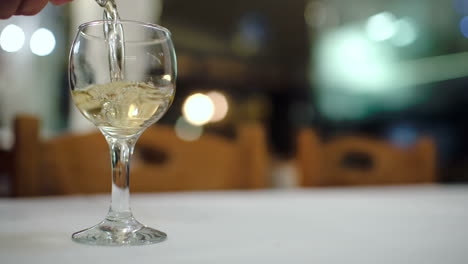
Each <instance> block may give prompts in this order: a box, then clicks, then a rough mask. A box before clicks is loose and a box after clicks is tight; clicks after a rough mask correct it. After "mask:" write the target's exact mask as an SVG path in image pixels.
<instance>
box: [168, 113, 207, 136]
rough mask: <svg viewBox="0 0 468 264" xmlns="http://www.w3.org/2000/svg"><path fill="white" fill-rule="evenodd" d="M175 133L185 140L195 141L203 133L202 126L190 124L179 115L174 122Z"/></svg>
mask: <svg viewBox="0 0 468 264" xmlns="http://www.w3.org/2000/svg"><path fill="white" fill-rule="evenodd" d="M174 129H175V133H176V135H177V137H178V138H180V139H182V140H185V141H195V140H197V139H199V138H200V137H201V135H202V134H203V127H202V126H196V125H192V124H190V123H189V122H187V120H186V119H185V118H184V117H183V116H181V117H179V119H177V121H176V123H175V127H174Z"/></svg>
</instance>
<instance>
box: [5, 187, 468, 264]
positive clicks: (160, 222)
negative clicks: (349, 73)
mask: <svg viewBox="0 0 468 264" xmlns="http://www.w3.org/2000/svg"><path fill="white" fill-rule="evenodd" d="M108 202H109V196H108V195H106V196H87V197H85V196H83V197H67V198H64V197H56V198H39V199H38V198H36V199H16V200H15V199H0V263H2V264H7V263H47V264H51V263H52V264H54V263H65V264H73V263H165V264H166V263H167V264H172V263H174V264H175V263H177V264H179V263H191V264H193V263H203V264H209V263H216V264H219V263H223V264H230V263H236V264H237V263H259V264H262V263H281V264H285V263H286V264H295V263H298V264H300V263H304V264H305V263H307V264H309V263H310V264H314V263H318V264H326V263H340V264H342V263H343V264H344V263H346V264H354V263H356V264H357V263H359V264H367V263H369V264H370V263H372V264H382V263H383V264H386V263H392V264H395V263H411V264H419V263H420V264H432V263H434V264H455V263H456V264H467V263H468V186H451V187H449V186H439V185H436V186H423V187H404V188H396V187H392V188H355V189H298V190H289V191H253V192H211V193H209V192H208V193H179V194H177V193H173V194H171V193H169V194H148V195H133V197H132V208H133V211H134V214H135V216H136V218H137V219H139V220H140V221H141V222H143V223H144V224H147V225H149V226H152V227H155V228H158V229H160V230H162V231H165V232H167V234H168V236H169V238H168V240H166V241H165V242H163V243H160V244H155V245H149V246H139V247H120V248H119V247H100V246H87V245H81V244H76V243H74V242H72V241H71V239H70V235H71V233H72V232H74V231H77V230H79V229H82V228H85V227H89V226H91V225H94V224H96V223H97V222H99V221H100V220H102V218H103V217H104V215H105V213H106V211H107V207H108Z"/></svg>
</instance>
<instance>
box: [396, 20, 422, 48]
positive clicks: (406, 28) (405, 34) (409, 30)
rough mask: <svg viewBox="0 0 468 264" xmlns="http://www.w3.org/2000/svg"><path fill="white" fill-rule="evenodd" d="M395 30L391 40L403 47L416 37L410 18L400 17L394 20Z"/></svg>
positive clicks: (413, 24) (414, 27)
mask: <svg viewBox="0 0 468 264" xmlns="http://www.w3.org/2000/svg"><path fill="white" fill-rule="evenodd" d="M395 26H396V29H397V31H396V32H395V34H394V36H393V37H392V39H391V41H392V43H393V44H394V45H395V46H398V47H403V46H408V45H410V44H412V43H413V42H414V41H415V40H416V38H417V31H416V26H415V23H414V21H412V20H411V19H410V18H402V19H399V20H398V21H396V22H395Z"/></svg>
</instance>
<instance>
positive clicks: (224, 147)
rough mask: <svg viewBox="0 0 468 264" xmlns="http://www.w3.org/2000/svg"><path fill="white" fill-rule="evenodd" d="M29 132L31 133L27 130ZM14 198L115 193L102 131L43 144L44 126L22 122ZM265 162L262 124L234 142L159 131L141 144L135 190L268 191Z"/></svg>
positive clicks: (150, 130)
mask: <svg viewBox="0 0 468 264" xmlns="http://www.w3.org/2000/svg"><path fill="white" fill-rule="evenodd" d="M26 129H27V131H25V130H26ZM15 134H16V140H15V146H14V153H15V154H14V159H15V163H14V165H15V172H14V181H13V182H14V188H13V189H14V193H15V194H16V195H17V196H30V195H43V194H77V193H102V192H110V188H111V169H110V154H109V149H108V146H107V143H106V141H105V139H104V137H103V136H102V135H101V133H99V132H94V133H89V134H84V135H83V134H81V135H74V134H68V135H63V136H60V137H57V138H53V139H51V140H47V141H40V140H39V122H38V120H37V119H35V118H31V117H25V116H20V117H18V118H17V120H16V126H15ZM267 173H268V158H267V149H266V140H265V134H264V131H263V129H262V126H260V125H259V124H245V125H242V126H239V128H238V131H237V136H236V138H235V139H228V138H225V137H222V136H219V135H215V134H208V133H207V134H204V135H202V136H201V138H200V139H199V140H196V141H192V142H187V141H183V140H181V139H179V138H178V137H177V136H176V133H175V131H174V129H173V128H170V127H167V126H163V125H156V126H152V127H150V128H148V129H147V130H146V131H145V132H144V133H143V134H142V135H141V137H140V138H139V140H138V141H137V145H136V148H135V152H134V156H133V159H132V163H131V172H130V190H131V191H132V192H155V191H188V190H215V189H248V188H264V187H267V186H268V185H269V180H268V179H267Z"/></svg>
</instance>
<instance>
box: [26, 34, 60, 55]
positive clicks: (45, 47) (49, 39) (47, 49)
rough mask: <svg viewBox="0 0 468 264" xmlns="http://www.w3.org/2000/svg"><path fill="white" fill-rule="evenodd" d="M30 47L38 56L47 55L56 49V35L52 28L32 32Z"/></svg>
mask: <svg viewBox="0 0 468 264" xmlns="http://www.w3.org/2000/svg"><path fill="white" fill-rule="evenodd" d="M29 47H30V48H31V52H32V53H34V54H36V55H37V56H47V55H49V54H50V53H52V51H54V49H55V36H54V34H53V33H52V32H51V31H50V30H48V29H46V28H40V29H38V30H36V31H35V32H34V33H33V34H32V36H31V42H30V43H29Z"/></svg>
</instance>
